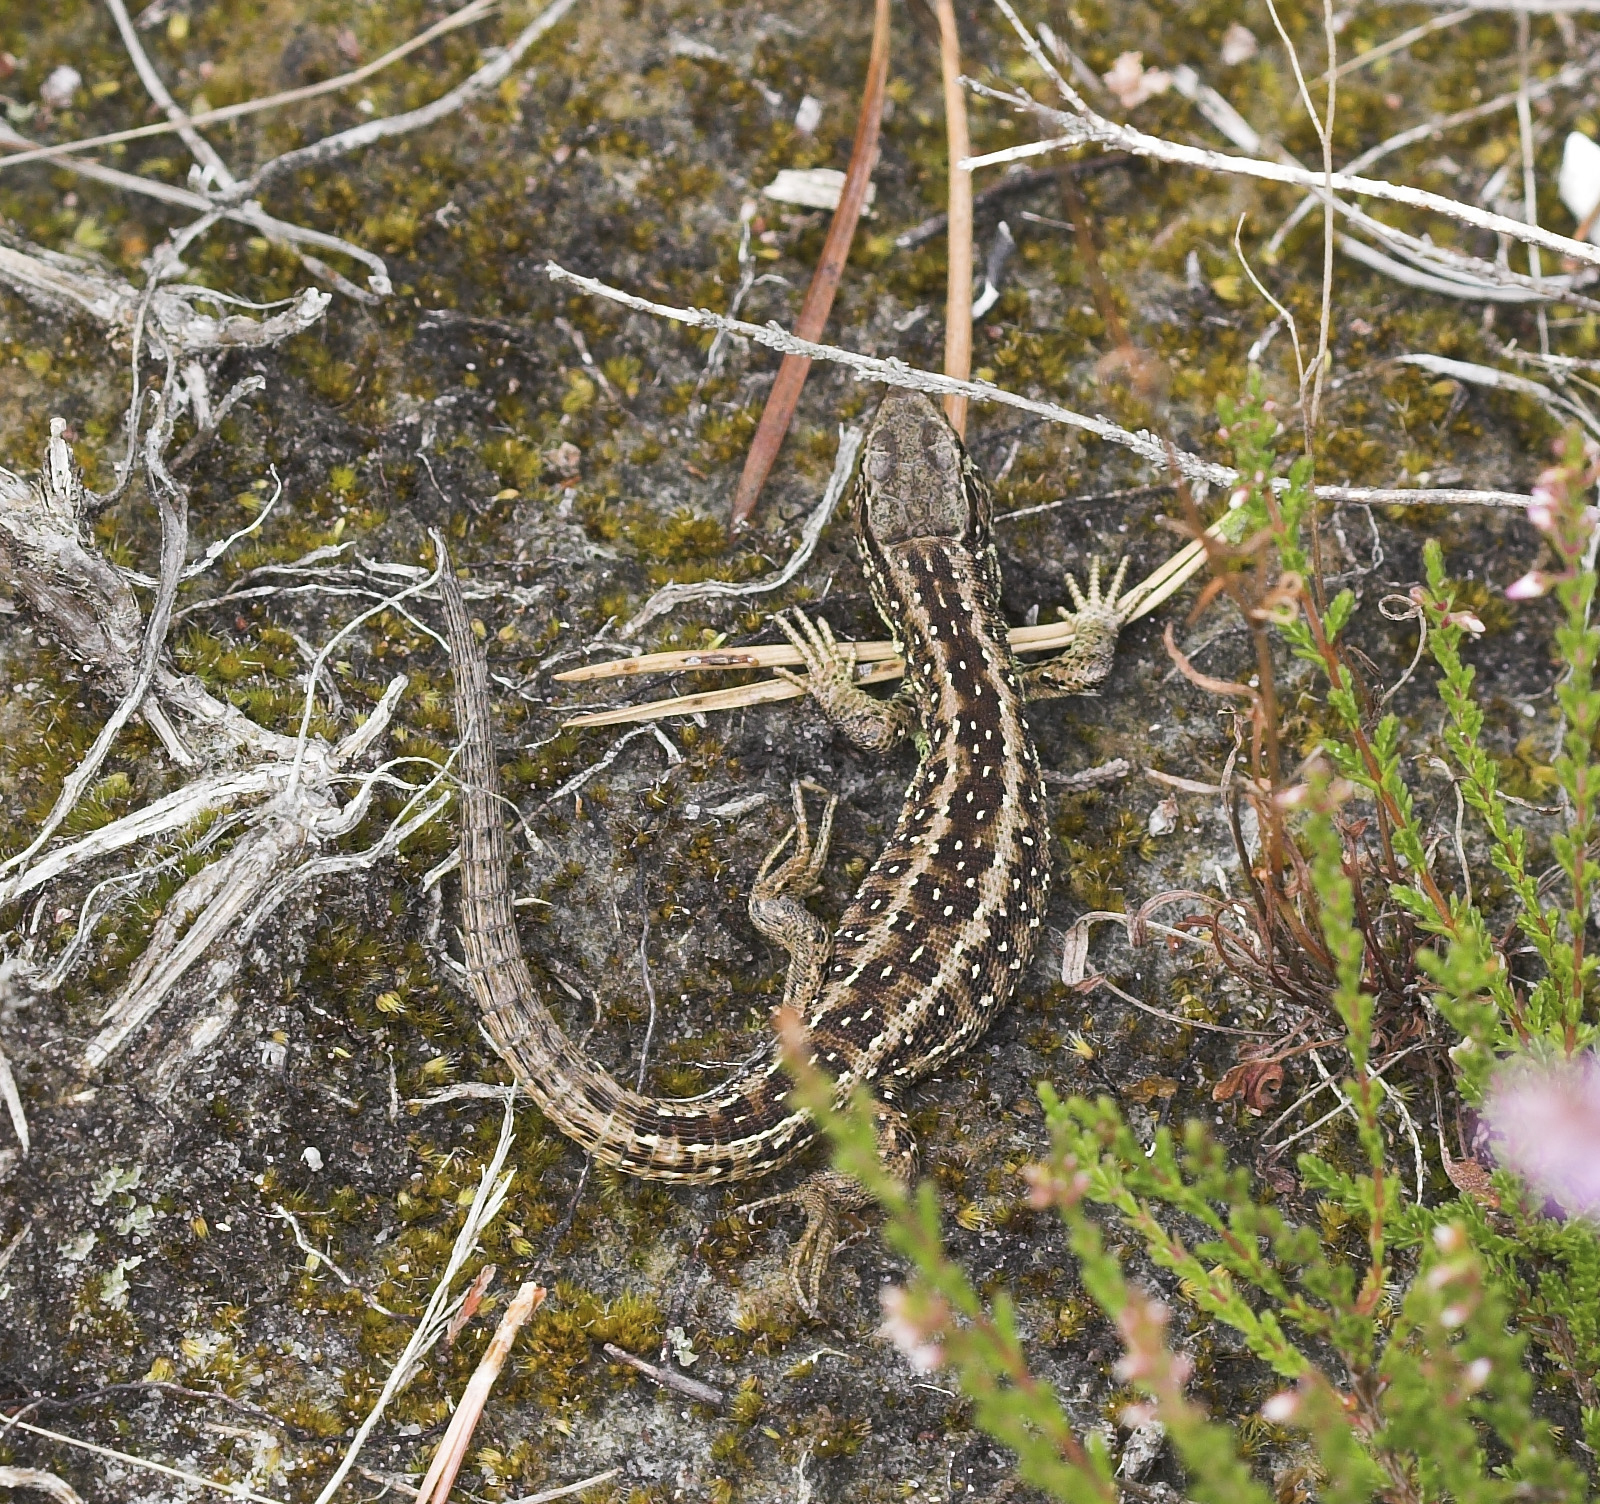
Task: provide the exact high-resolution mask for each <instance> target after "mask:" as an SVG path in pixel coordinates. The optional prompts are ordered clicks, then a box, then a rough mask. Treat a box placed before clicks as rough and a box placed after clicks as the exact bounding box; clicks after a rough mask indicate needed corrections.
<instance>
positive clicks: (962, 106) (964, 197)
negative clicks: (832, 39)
mask: <svg viewBox="0 0 1600 1504" xmlns="http://www.w3.org/2000/svg"><path fill="white" fill-rule="evenodd" d="M934 14H935V15H936V16H937V17H938V18H939V69H940V72H941V73H942V74H943V76H944V123H945V134H946V137H947V138H948V140H949V150H950V230H949V237H948V255H949V268H950V270H949V281H948V289H947V291H946V294H945V314H944V373H945V375H946V376H953V377H955V379H956V380H957V381H965V380H966V379H967V376H968V375H969V373H970V372H971V370H972V174H971V172H969V171H968V170H967V169H966V168H965V167H963V166H961V163H962V162H964V161H965V160H966V159H967V158H968V157H970V156H971V155H972V142H971V139H970V137H969V135H968V133H967V96H966V92H965V91H964V90H963V89H962V87H961V37H960V34H959V33H958V32H957V31H956V12H955V6H954V4H953V3H952V0H934ZM944 411H945V416H946V417H948V418H949V419H950V424H951V427H953V428H954V429H955V431H956V432H957V433H959V434H962V435H965V433H966V430H967V399H966V398H965V397H962V396H959V395H957V394H955V393H952V394H951V395H949V396H947V397H946V398H945V399H944Z"/></svg>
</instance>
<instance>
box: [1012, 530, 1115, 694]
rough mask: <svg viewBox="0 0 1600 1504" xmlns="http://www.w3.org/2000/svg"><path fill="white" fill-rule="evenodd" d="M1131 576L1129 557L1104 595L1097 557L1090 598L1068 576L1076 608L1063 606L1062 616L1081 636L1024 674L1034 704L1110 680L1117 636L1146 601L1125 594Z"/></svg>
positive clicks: (1091, 563)
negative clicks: (1126, 581) (1126, 584)
mask: <svg viewBox="0 0 1600 1504" xmlns="http://www.w3.org/2000/svg"><path fill="white" fill-rule="evenodd" d="M1127 573H1128V560H1127V557H1126V556H1124V557H1123V559H1122V562H1121V563H1120V564H1118V565H1117V571H1116V573H1115V574H1114V575H1113V576H1112V577H1111V583H1110V585H1109V586H1108V587H1107V588H1106V589H1105V590H1104V592H1102V591H1101V588H1100V560H1099V559H1098V558H1095V559H1091V560H1090V561H1089V590H1088V594H1087V595H1086V594H1085V593H1084V592H1083V591H1082V590H1080V589H1079V588H1078V582H1077V580H1076V579H1075V578H1074V577H1073V576H1072V575H1070V574H1069V575H1068V576H1067V590H1068V591H1069V592H1070V594H1071V596H1072V604H1073V606H1074V607H1075V609H1074V610H1072V611H1068V610H1067V609H1066V608H1065V607H1061V608H1060V609H1059V613H1058V614H1059V615H1060V616H1061V618H1062V620H1063V621H1070V622H1071V623H1072V624H1073V625H1074V627H1076V629H1077V635H1076V636H1075V637H1074V638H1073V639H1072V641H1071V642H1070V643H1068V644H1067V646H1066V647H1065V648H1063V649H1062V651H1061V652H1060V653H1059V654H1057V655H1056V656H1055V657H1054V658H1049V659H1046V660H1045V661H1044V662H1043V663H1040V664H1037V665H1035V666H1034V667H1033V668H1030V669H1027V670H1026V671H1025V672H1024V673H1023V676H1022V682H1023V686H1024V688H1025V689H1026V691H1027V694H1028V698H1029V699H1030V700H1053V699H1057V698H1059V697H1060V696H1062V695H1082V694H1092V693H1094V691H1095V689H1096V688H1097V687H1098V686H1099V685H1100V684H1101V683H1102V682H1104V680H1105V678H1106V675H1107V674H1109V673H1110V672H1111V660H1112V657H1113V656H1114V655H1115V653H1116V650H1117V634H1118V633H1119V632H1120V631H1121V630H1122V628H1123V625H1124V624H1125V623H1126V622H1127V620H1128V617H1129V616H1130V615H1131V614H1132V612H1133V610H1134V608H1135V607H1136V606H1137V605H1138V604H1139V601H1140V599H1141V598H1142V592H1140V591H1138V590H1130V591H1129V592H1128V593H1127V594H1126V595H1124V594H1122V582H1123V580H1124V579H1125V578H1126V577H1127Z"/></svg>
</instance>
